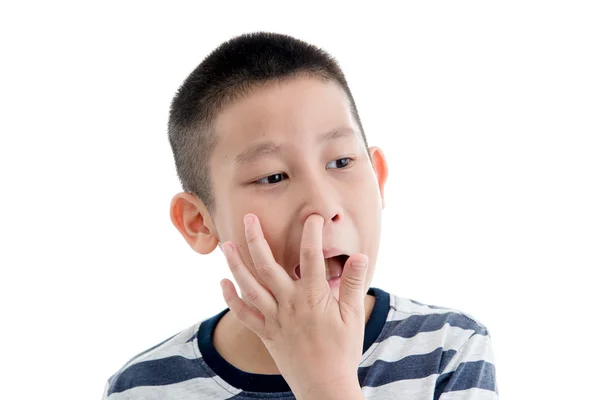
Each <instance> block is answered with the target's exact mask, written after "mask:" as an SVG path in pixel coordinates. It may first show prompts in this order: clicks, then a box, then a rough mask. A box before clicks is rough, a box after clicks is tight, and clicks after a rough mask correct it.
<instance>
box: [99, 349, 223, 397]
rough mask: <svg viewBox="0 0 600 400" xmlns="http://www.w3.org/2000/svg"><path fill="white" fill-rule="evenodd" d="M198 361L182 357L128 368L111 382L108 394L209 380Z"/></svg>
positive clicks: (143, 362) (162, 359)
mask: <svg viewBox="0 0 600 400" xmlns="http://www.w3.org/2000/svg"><path fill="white" fill-rule="evenodd" d="M211 376H212V375H208V374H207V373H206V372H205V371H204V369H203V368H200V366H199V364H198V360H197V359H192V360H190V359H188V358H185V357H181V356H172V357H167V358H161V359H159V360H150V361H142V362H140V363H137V364H134V365H132V366H130V367H129V368H126V369H125V370H124V371H123V372H121V373H120V374H119V376H118V377H117V378H116V379H114V380H113V382H111V384H110V387H109V389H108V394H109V395H110V394H112V393H120V392H124V391H125V390H129V389H133V388H134V387H138V386H161V385H171V384H174V383H179V382H184V381H187V380H190V379H194V378H209V377H211Z"/></svg>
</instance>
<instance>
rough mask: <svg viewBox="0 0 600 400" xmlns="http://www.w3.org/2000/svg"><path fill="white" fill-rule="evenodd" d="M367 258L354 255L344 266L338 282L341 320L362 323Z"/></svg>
mask: <svg viewBox="0 0 600 400" xmlns="http://www.w3.org/2000/svg"><path fill="white" fill-rule="evenodd" d="M368 265H369V258H368V257H367V256H366V255H364V254H354V255H352V256H351V257H350V258H348V260H346V264H345V265H344V270H343V271H342V278H341V280H340V297H339V302H340V313H341V316H342V320H344V321H345V322H347V323H350V322H352V321H361V323H363V322H364V313H365V284H366V279H367V269H368Z"/></svg>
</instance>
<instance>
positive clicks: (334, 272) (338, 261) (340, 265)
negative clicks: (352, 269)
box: [294, 254, 350, 280]
mask: <svg viewBox="0 0 600 400" xmlns="http://www.w3.org/2000/svg"><path fill="white" fill-rule="evenodd" d="M349 257H350V256H348V255H347V254H340V255H338V256H334V257H329V258H325V270H326V278H327V280H330V279H333V278H338V277H340V276H342V271H343V270H344V265H345V264H346V261H348V258H349ZM294 273H295V274H296V277H297V278H298V279H301V278H302V271H301V270H300V265H299V264H298V265H297V266H296V268H295V269H294Z"/></svg>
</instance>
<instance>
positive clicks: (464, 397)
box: [440, 388, 498, 400]
mask: <svg viewBox="0 0 600 400" xmlns="http://www.w3.org/2000/svg"><path fill="white" fill-rule="evenodd" d="M440 400H498V395H497V394H496V392H492V391H491V390H485V389H479V388H471V389H467V390H458V391H455V392H447V393H442V395H441V396H440Z"/></svg>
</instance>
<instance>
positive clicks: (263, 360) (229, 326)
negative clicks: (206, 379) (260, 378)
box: [213, 295, 375, 375]
mask: <svg viewBox="0 0 600 400" xmlns="http://www.w3.org/2000/svg"><path fill="white" fill-rule="evenodd" d="M364 304H365V324H366V323H367V321H368V320H369V317H370V316H371V312H372V311H373V307H374V306H375V296H371V295H366V296H365V303H364ZM213 344H214V346H215V348H216V349H217V351H218V352H219V354H220V355H221V357H223V358H224V359H225V360H226V361H227V362H228V363H230V364H231V365H233V366H234V367H236V368H237V369H239V370H242V371H244V372H250V373H254V374H267V375H273V374H279V369H278V368H277V365H276V364H275V361H273V358H272V357H271V354H270V353H269V351H268V350H267V348H266V347H265V345H264V344H263V342H262V341H261V340H260V338H259V337H258V336H256V335H255V334H254V332H252V331H251V330H250V329H248V328H246V327H245V326H244V324H242V323H241V322H240V321H239V320H238V319H237V318H236V317H235V315H234V314H233V313H230V312H228V313H226V314H225V315H224V316H223V318H221V320H220V321H219V322H218V323H217V326H216V328H215V332H214V335H213Z"/></svg>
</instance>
